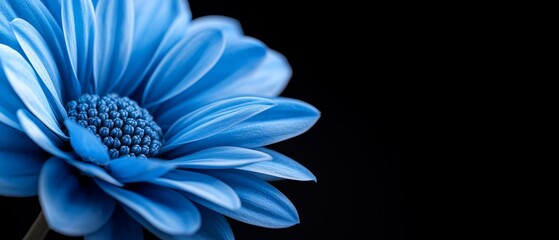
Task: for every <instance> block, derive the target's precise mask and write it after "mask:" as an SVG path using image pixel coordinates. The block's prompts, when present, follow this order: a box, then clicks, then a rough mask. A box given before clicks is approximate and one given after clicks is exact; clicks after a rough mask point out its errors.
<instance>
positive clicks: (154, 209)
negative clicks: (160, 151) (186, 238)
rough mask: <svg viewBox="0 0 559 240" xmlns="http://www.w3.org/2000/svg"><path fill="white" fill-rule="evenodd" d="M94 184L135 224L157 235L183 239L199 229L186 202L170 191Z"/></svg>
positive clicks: (192, 208)
mask: <svg viewBox="0 0 559 240" xmlns="http://www.w3.org/2000/svg"><path fill="white" fill-rule="evenodd" d="M97 184H98V185H99V186H100V187H101V188H102V189H103V190H104V191H105V192H106V193H108V194H109V195H111V196H112V197H113V198H115V199H116V200H118V201H119V202H120V203H122V204H123V206H125V207H126V208H125V210H127V209H129V210H127V212H128V213H129V214H130V215H131V216H132V217H134V219H136V221H138V219H143V220H145V221H146V222H147V223H149V225H151V226H153V227H154V228H155V229H157V230H159V231H162V232H164V233H167V234H171V235H187V234H192V233H194V232H196V231H197V230H198V229H199V228H200V223H201V219H200V212H199V211H198V209H197V208H196V207H195V206H194V204H192V203H191V202H190V201H188V199H186V198H184V197H183V196H181V195H180V194H179V193H177V192H174V191H172V190H170V189H165V188H161V187H157V186H153V185H148V184H141V185H131V186H130V187H128V188H127V189H124V188H118V187H115V186H112V185H110V184H107V183H104V182H102V181H97ZM131 213H132V214H131ZM133 213H136V214H133ZM139 222H140V223H142V222H141V221H139ZM144 226H146V225H144Z"/></svg>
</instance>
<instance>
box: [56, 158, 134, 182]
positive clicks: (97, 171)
mask: <svg viewBox="0 0 559 240" xmlns="http://www.w3.org/2000/svg"><path fill="white" fill-rule="evenodd" d="M65 160H66V163H68V164H70V165H72V166H74V167H75V168H77V169H79V170H80V171H81V173H82V174H83V175H85V176H89V177H96V178H99V179H102V180H103V181H105V182H108V183H110V184H113V185H115V186H119V187H123V186H124V184H122V183H120V182H119V181H118V180H116V179H115V178H114V177H113V176H111V175H109V173H107V171H106V170H105V169H103V168H101V167H99V166H97V165H94V164H91V163H86V162H82V161H79V160H75V159H71V158H68V159H65Z"/></svg>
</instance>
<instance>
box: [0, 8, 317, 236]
mask: <svg viewBox="0 0 559 240" xmlns="http://www.w3.org/2000/svg"><path fill="white" fill-rule="evenodd" d="M290 76H291V69H290V67H289V64H288V63H287V61H286V60H285V58H284V57H283V56H282V55H280V54H279V53H277V52H275V51H273V50H271V49H269V48H267V47H266V46H265V45H264V44H263V43H261V42H259V41H258V40H256V39H253V38H250V37H246V36H244V35H243V32H242V30H241V28H240V26H239V24H238V22H237V21H235V20H233V19H229V18H226V17H220V16H208V17H202V18H198V19H195V20H193V21H191V14H190V10H189V8H188V6H187V4H186V3H185V1H182V0H168V1H152V0H134V1H132V0H122V1H113V0H98V1H97V0H43V1H34V0H7V1H1V2H0V136H1V137H0V195H4V196H13V197H26V196H35V195H38V197H39V201H40V204H41V207H42V210H43V213H44V216H45V218H46V221H47V222H48V225H49V227H50V228H51V229H53V230H54V231H57V232H59V233H62V234H65V235H69V236H85V237H86V238H88V239H107V238H109V239H110V238H115V239H123V238H126V239H141V238H142V226H143V227H144V228H146V229H148V230H149V231H151V232H152V233H153V234H155V235H156V236H158V237H160V238H164V239H169V238H179V237H183V236H189V237H191V238H192V239H233V233H232V230H231V228H230V226H229V225H228V223H227V221H226V219H225V216H227V217H230V218H232V219H235V220H238V221H242V222H245V223H248V224H253V225H256V226H262V227H268V228H283V227H289V226H292V225H294V224H296V223H298V221H299V219H298V215H297V211H296V209H295V207H294V206H293V205H292V203H291V202H290V201H289V200H288V199H287V198H286V196H284V195H283V194H282V193H281V192H279V191H278V190H277V189H276V188H274V187H273V186H272V185H271V184H269V183H267V181H272V180H279V179H291V180H300V181H309V180H313V181H314V180H316V179H315V177H314V176H313V175H312V173H311V172H310V171H308V170H307V169H306V168H305V167H303V166H302V165H300V164H299V163H297V162H296V161H294V160H292V159H290V158H289V157H287V156H284V155H282V154H280V153H278V152H275V151H273V150H271V149H268V148H265V146H267V145H270V144H273V143H277V142H280V141H283V140H286V139H289V138H292V137H295V136H297V135H299V134H302V133H303V132H305V131H307V130H308V129H309V128H310V127H311V126H312V125H314V123H315V122H316V121H317V119H318V118H319V115H320V114H319V112H318V110H316V109H315V108H314V107H312V106H311V105H309V104H307V103H304V102H301V101H298V100H294V99H287V98H281V97H277V96H278V95H279V94H280V92H281V91H282V90H283V88H284V87H285V85H286V84H287V82H288V80H289V78H290ZM189 239H190V238H189Z"/></svg>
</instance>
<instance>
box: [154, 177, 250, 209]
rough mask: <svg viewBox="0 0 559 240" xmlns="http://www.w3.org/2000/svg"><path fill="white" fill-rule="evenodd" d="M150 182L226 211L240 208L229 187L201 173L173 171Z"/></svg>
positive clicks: (235, 195) (236, 197)
mask: <svg viewBox="0 0 559 240" xmlns="http://www.w3.org/2000/svg"><path fill="white" fill-rule="evenodd" d="M151 182H152V183H154V184H157V185H160V186H164V187H168V188H173V189H176V190H179V191H181V192H188V193H190V194H193V195H195V196H197V197H200V198H203V199H205V200H207V201H210V202H212V203H215V204H217V205H219V206H221V207H224V208H227V209H231V210H235V209H239V208H240V207H241V201H240V200H239V197H238V196H237V194H236V193H235V191H234V190H233V189H232V188H231V187H229V186H227V184H225V183H223V182H222V181H220V180H218V179H216V178H214V177H211V176H208V175H205V174H202V173H197V172H191V171H184V170H175V171H171V172H169V173H167V174H165V175H164V176H161V177H160V178H157V179H154V180H152V181H151ZM185 196H189V195H185Z"/></svg>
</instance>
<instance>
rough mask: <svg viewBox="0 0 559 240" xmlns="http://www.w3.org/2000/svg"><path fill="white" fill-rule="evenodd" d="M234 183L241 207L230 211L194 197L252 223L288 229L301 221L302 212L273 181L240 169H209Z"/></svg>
mask: <svg viewBox="0 0 559 240" xmlns="http://www.w3.org/2000/svg"><path fill="white" fill-rule="evenodd" d="M208 173H209V174H211V175H213V176H215V177H217V178H219V179H221V180H222V181H224V182H225V183H227V184H228V185H229V186H231V187H232V188H233V189H234V190H235V192H237V195H239V198H241V209H238V210H234V211H232V210H229V209H226V208H223V207H220V206H217V205H215V204H213V203H210V202H207V201H200V200H199V199H192V200H195V201H197V202H198V203H200V204H201V205H203V206H205V207H207V208H209V209H211V210H213V211H216V212H218V213H221V214H223V215H226V216H228V217H230V218H233V219H236V220H238V221H241V222H245V223H248V224H252V225H256V226H260V227H267V228H285V227H290V226H293V225H295V224H297V223H299V215H298V214H297V210H296V209H295V207H294V206H293V204H292V203H291V202H290V201H289V199H287V197H286V196H285V195H283V194H282V193H281V192H280V191H278V190H277V189H276V188H274V187H273V186H272V185H270V184H269V183H267V182H265V181H264V180H261V179H259V178H257V177H255V176H252V175H250V174H243V173H242V172H236V171H216V170H214V171H208Z"/></svg>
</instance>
